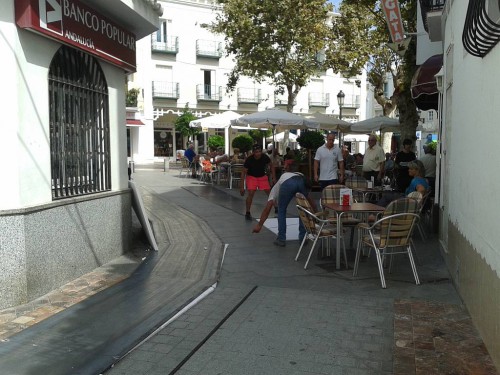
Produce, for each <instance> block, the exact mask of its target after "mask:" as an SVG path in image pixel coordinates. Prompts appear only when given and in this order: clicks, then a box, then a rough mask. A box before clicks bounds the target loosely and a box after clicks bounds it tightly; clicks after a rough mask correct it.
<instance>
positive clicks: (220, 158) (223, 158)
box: [214, 147, 229, 165]
mask: <svg viewBox="0 0 500 375" xmlns="http://www.w3.org/2000/svg"><path fill="white" fill-rule="evenodd" d="M228 160H229V156H227V154H225V153H224V148H222V147H219V148H218V149H217V153H216V154H215V157H214V162H215V164H217V165H219V164H220V163H227V161H228Z"/></svg>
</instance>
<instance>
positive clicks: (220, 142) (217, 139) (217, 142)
mask: <svg viewBox="0 0 500 375" xmlns="http://www.w3.org/2000/svg"><path fill="white" fill-rule="evenodd" d="M219 147H224V137H222V136H220V135H211V136H210V137H209V138H208V148H209V149H210V151H215V150H217V149H218V148H219Z"/></svg>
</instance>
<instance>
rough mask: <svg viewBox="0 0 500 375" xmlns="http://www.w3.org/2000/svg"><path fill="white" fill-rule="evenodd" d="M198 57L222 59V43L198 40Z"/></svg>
mask: <svg viewBox="0 0 500 375" xmlns="http://www.w3.org/2000/svg"><path fill="white" fill-rule="evenodd" d="M196 56H197V57H207V58H209V59H220V58H221V57H222V42H217V41H215V40H202V39H198V40H197V41H196Z"/></svg>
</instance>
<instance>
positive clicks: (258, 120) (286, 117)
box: [231, 108, 319, 131]
mask: <svg viewBox="0 0 500 375" xmlns="http://www.w3.org/2000/svg"><path fill="white" fill-rule="evenodd" d="M231 124H232V125H250V126H252V127H254V128H270V127H272V128H273V129H274V130H275V131H276V130H278V131H283V130H289V129H319V123H318V122H317V121H314V120H309V119H306V118H304V117H302V116H299V115H295V114H293V113H290V112H286V111H282V110H281V109H276V108H272V109H267V110H265V111H261V112H255V113H252V114H249V115H245V116H241V117H240V118H237V119H235V120H232V121H231Z"/></svg>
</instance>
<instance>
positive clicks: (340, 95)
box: [337, 90, 345, 147]
mask: <svg viewBox="0 0 500 375" xmlns="http://www.w3.org/2000/svg"><path fill="white" fill-rule="evenodd" d="M344 98H345V94H344V92H343V91H342V90H340V91H339V93H338V94H337V103H338V104H339V120H342V107H343V106H344ZM339 133H340V132H339ZM340 141H341V137H340V134H339V147H341V146H342V144H343V143H344V142H340Z"/></svg>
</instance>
